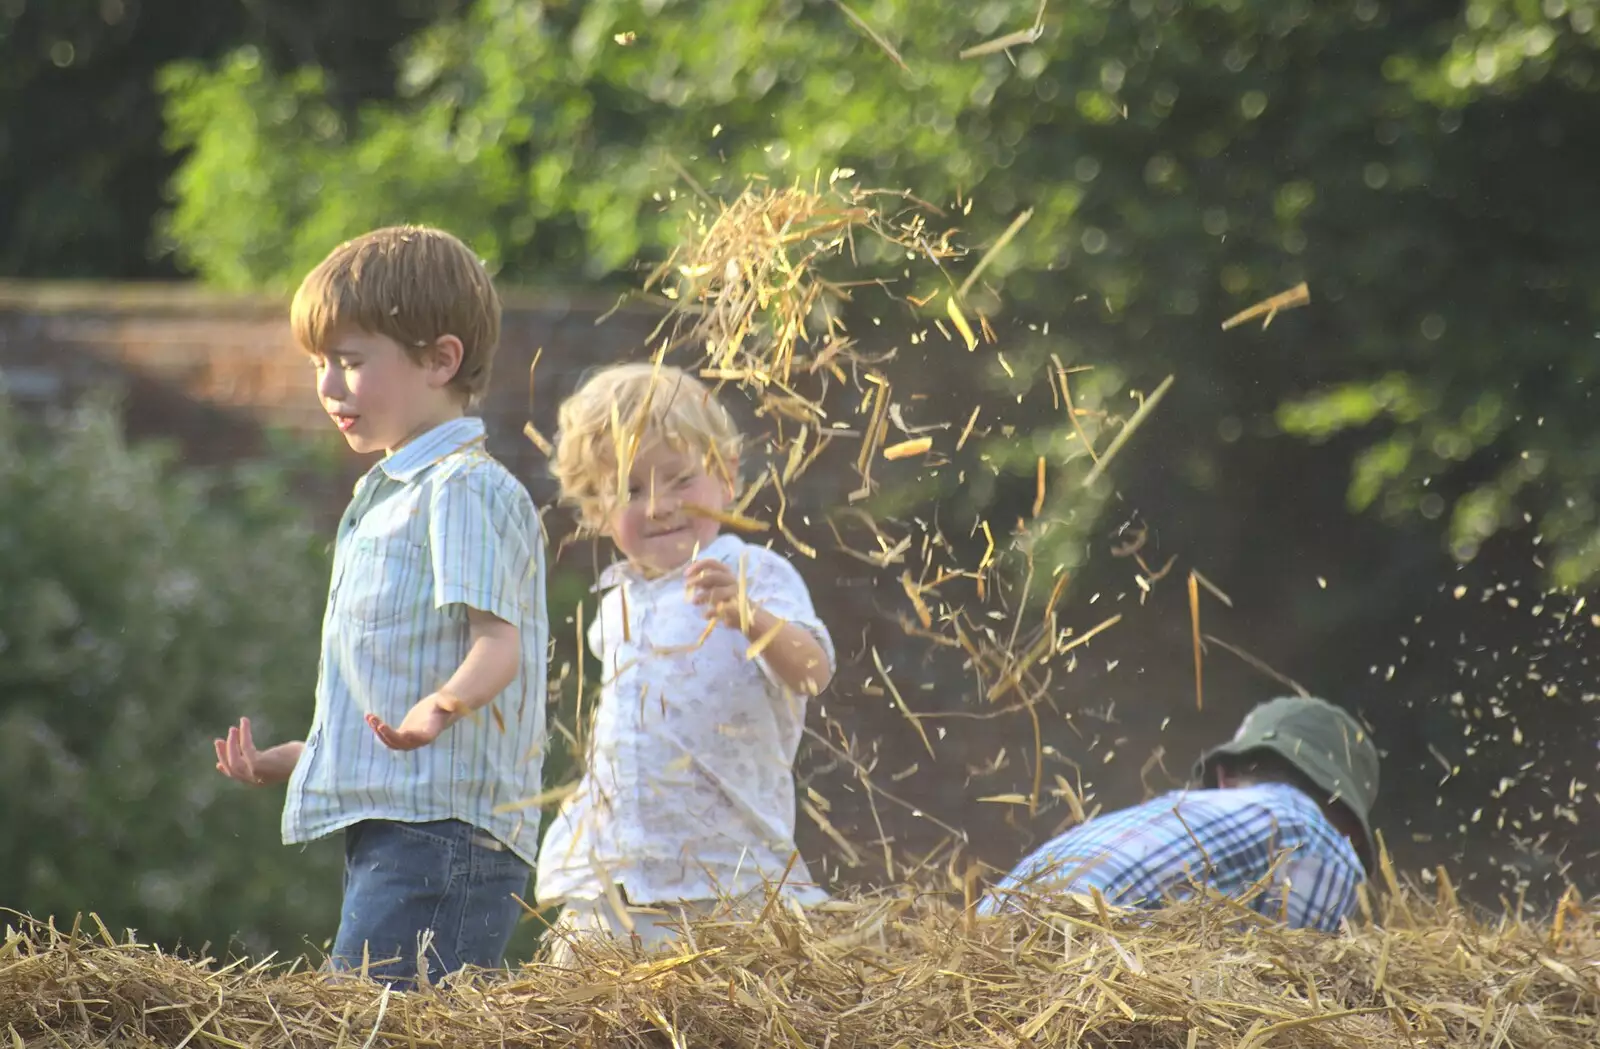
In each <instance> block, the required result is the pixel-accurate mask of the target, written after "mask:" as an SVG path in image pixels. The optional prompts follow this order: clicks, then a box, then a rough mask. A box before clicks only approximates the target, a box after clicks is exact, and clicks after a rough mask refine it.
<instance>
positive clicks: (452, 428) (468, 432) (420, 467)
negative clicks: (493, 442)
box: [378, 415, 484, 484]
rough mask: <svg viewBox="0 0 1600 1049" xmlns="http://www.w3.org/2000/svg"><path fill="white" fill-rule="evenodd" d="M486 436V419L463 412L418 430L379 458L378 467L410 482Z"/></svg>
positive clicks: (390, 475) (393, 476)
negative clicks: (426, 428)
mask: <svg viewBox="0 0 1600 1049" xmlns="http://www.w3.org/2000/svg"><path fill="white" fill-rule="evenodd" d="M483 440H484V429H483V420H482V419H480V418H478V417H477V416H473V415H463V416H461V417H460V418H459V419H451V420H450V421H449V422H446V423H440V424H439V425H438V426H435V427H434V428H433V429H431V430H427V431H425V432H423V433H420V434H418V435H417V436H416V437H414V438H412V439H411V440H410V441H409V442H407V443H406V444H404V445H402V446H401V448H400V450H399V451H397V452H395V453H394V454H393V455H390V456H388V457H386V458H385V459H383V460H382V461H380V462H379V463H378V468H379V469H380V470H382V471H383V472H384V473H386V474H388V475H389V477H391V478H392V479H394V480H396V481H399V482H400V483H401V484H407V483H409V482H410V481H412V480H415V478H416V476H417V475H418V474H420V473H421V472H422V471H424V470H426V469H427V468H428V467H430V466H432V465H433V464H434V463H436V462H438V461H439V460H440V459H443V458H444V457H445V456H447V455H449V454H451V453H452V452H459V451H460V450H461V449H463V448H465V447H467V446H468V445H470V444H474V443H478V442H481V441H483Z"/></svg>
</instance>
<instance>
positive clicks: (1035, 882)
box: [978, 783, 1365, 932]
mask: <svg viewBox="0 0 1600 1049" xmlns="http://www.w3.org/2000/svg"><path fill="white" fill-rule="evenodd" d="M1280 857H1281V861H1280ZM1274 861H1279V862H1278V863H1277V866H1276V867H1275V868H1274ZM1269 874H1270V875H1271V881H1270V882H1267V883H1266V884H1262V883H1263V882H1264V881H1265V880H1266V879H1267V878H1268V876H1269ZM1364 878H1365V873H1364V871H1363V870H1362V867H1361V860H1360V859H1359V858H1358V857H1357V855H1356V851H1355V848H1354V847H1353V846H1352V845H1351V844H1350V841H1349V839H1347V838H1346V837H1345V836H1344V835H1343V834H1341V833H1340V832H1339V831H1338V830H1336V829H1335V828H1334V827H1333V825H1332V824H1331V823H1329V822H1328V820H1327V817H1325V816H1324V815H1323V814H1322V810H1321V809H1320V808H1318V806H1317V804H1316V803H1315V802H1314V801H1312V799H1311V798H1309V797H1307V796H1306V795H1305V794H1304V793H1302V792H1301V791H1299V790H1297V789H1296V788H1294V787H1291V786H1288V785H1287V784H1282V783H1264V784H1259V785H1255V786H1249V787H1230V788H1226V789H1216V790H1191V791H1174V792H1172V793H1169V794H1165V795H1162V796H1161V797H1159V798H1153V799H1151V800H1150V801H1147V802H1145V803H1144V804H1142V805H1136V806H1134V807H1133V808H1130V809H1123V810H1121V811H1118V812H1111V813H1107V814H1105V815H1103V816H1099V817H1097V818H1095V819H1092V820H1089V821H1088V822H1086V823H1082V824H1079V825H1078V826H1076V827H1073V828H1072V829H1071V830H1069V831H1067V832H1065V833H1064V834H1062V835H1060V836H1059V837H1057V838H1054V839H1052V840H1051V841H1048V842H1046V843H1045V844H1044V845H1042V846H1040V847H1039V848H1038V849H1037V850H1035V851H1034V852H1033V853H1032V854H1031V855H1029V856H1028V857H1027V858H1026V859H1024V860H1023V861H1022V862H1021V863H1019V864H1018V865H1017V867H1016V869H1015V870H1013V871H1012V872H1011V874H1010V875H1008V876H1007V877H1006V878H1005V879H1004V880H1003V881H1002V882H1001V883H1000V884H999V885H997V886H995V888H994V889H993V890H992V891H991V892H990V894H989V895H987V896H986V897H985V898H984V899H983V901H982V902H981V903H980V904H979V907H978V911H979V913H980V914H994V913H996V912H998V911H1000V910H1002V909H1006V908H1014V907H1016V906H1017V905H1018V904H1019V903H1023V901H1021V900H1015V901H1014V900H1013V899H1011V897H1012V896H1013V895H1015V894H1018V893H1022V894H1046V893H1074V892H1076V893H1083V894H1087V893H1088V892H1089V890H1090V889H1091V888H1094V889H1098V890H1099V891H1100V893H1101V895H1103V896H1104V897H1105V899H1106V902H1107V903H1112V904H1118V905H1121V906H1125V907H1144V908H1151V907H1159V906H1161V905H1163V904H1164V903H1166V902H1169V901H1171V900H1177V899H1184V898H1187V897H1190V896H1193V895H1195V894H1196V889H1197V886H1200V885H1208V886H1210V887H1211V888H1213V889H1215V890H1216V891H1217V892H1219V893H1221V894H1222V895H1224V896H1232V897H1234V898H1243V897H1244V896H1246V895H1247V894H1248V893H1250V891H1251V890H1252V889H1254V888H1256V886H1257V885H1261V891H1260V892H1258V893H1257V894H1256V895H1255V897H1254V898H1253V899H1251V900H1250V901H1249V906H1250V907H1251V908H1252V909H1254V910H1255V911H1256V912H1257V913H1259V914H1262V915H1265V916H1267V917H1269V918H1272V919H1274V920H1283V921H1285V922H1287V923H1288V924H1289V925H1290V926H1293V927H1296V928H1313V929H1321V930H1323V931H1325V932H1332V931H1335V930H1337V929H1338V928H1339V923H1340V921H1341V920H1342V919H1343V918H1344V917H1345V915H1347V914H1349V913H1350V911H1351V910H1352V908H1354V906H1355V902H1356V888H1357V886H1359V885H1360V884H1361V882H1362V881H1363V880H1364ZM1024 905H1025V904H1024Z"/></svg>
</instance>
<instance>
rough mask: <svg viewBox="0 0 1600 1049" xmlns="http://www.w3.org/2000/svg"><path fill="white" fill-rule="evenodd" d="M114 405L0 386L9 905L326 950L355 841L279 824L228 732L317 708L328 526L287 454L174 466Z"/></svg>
mask: <svg viewBox="0 0 1600 1049" xmlns="http://www.w3.org/2000/svg"><path fill="white" fill-rule="evenodd" d="M175 460H176V457H175V455H174V453H173V451H172V449H170V448H168V447H165V446H161V445H156V444H139V445H137V446H130V445H129V444H128V443H127V442H126V441H125V440H124V437H123V433H122V426H121V419H120V415H119V412H118V411H117V409H116V407H115V406H114V405H113V404H112V403H111V402H109V401H108V400H106V399H104V398H91V399H89V400H86V401H85V402H83V403H82V404H81V405H80V406H78V407H77V408H76V409H74V410H73V411H71V412H70V413H67V414H65V415H63V416H61V417H59V418H54V419H50V420H44V421H41V420H39V419H36V418H34V417H32V416H27V415H24V414H23V413H21V412H19V411H18V410H17V409H16V408H15V407H14V406H13V405H12V404H10V403H9V401H8V400H7V399H6V398H5V397H4V396H3V392H0V506H3V507H4V508H5V509H4V512H3V514H0V796H3V797H4V798H5V804H4V806H3V808H0V856H4V857H5V858H6V860H7V862H6V863H4V864H3V865H0V905H4V906H6V907H10V908H14V909H16V910H20V911H24V912H27V913H29V914H31V915H33V916H34V917H37V918H41V919H42V918H45V917H47V916H53V917H54V918H55V919H56V921H57V922H65V923H70V922H71V921H72V919H73V918H74V916H76V915H78V914H80V913H82V914H87V913H88V912H90V911H93V912H95V913H97V914H98V915H99V916H100V917H101V918H102V919H103V920H104V922H105V923H106V924H107V925H108V926H110V927H111V929H112V930H113V931H114V932H117V933H120V932H121V930H123V929H126V928H132V929H136V930H137V931H138V934H139V935H140V936H141V937H143V938H145V940H146V942H154V943H157V944H162V945H165V946H168V947H182V948H186V949H191V950H198V949H200V948H202V947H203V946H205V945H207V944H209V945H210V949H211V950H212V951H213V952H218V951H222V950H225V949H226V948H228V947H229V946H230V943H231V946H232V947H233V948H234V949H244V950H248V951H249V952H251V953H259V952H261V951H263V950H266V949H277V950H284V951H286V952H292V953H298V952H299V951H301V950H303V949H305V948H306V947H307V946H308V943H307V937H308V936H309V937H314V939H313V941H312V944H314V945H315V946H317V947H320V946H321V945H322V943H324V942H325V941H326V940H327V938H329V937H331V936H332V934H333V931H334V928H335V924H336V922H337V908H338V899H339V885H340V883H339V877H340V875H339V864H340V853H339V849H338V846H337V845H336V844H334V843H331V842H324V843H319V844H318V845H317V846H314V847H312V848H310V849H305V850H302V849H298V848H295V849H289V848H285V847H284V846H283V845H282V844H280V839H279V836H278V824H279V814H280V811H281V805H282V800H283V792H282V790H281V789H277V790H261V791H255V790H250V789H247V788H245V787H243V786H240V785H238V784H235V783H232V782H230V781H228V780H226V779H224V778H223V777H222V776H221V775H220V774H218V773H217V772H216V770H215V767H214V762H215V755H214V753H213V750H212V744H211V740H212V739H213V737H214V736H216V735H217V734H218V733H219V732H221V731H223V730H225V729H226V727H227V726H228V725H229V724H230V723H233V722H236V721H237V719H238V718H239V717H240V716H241V715H249V716H251V718H252V719H253V721H254V722H255V723H256V725H257V727H258V729H257V738H258V739H259V740H262V741H274V742H275V741H278V740H281V739H285V738H298V737H299V736H300V735H301V734H303V733H304V731H305V727H306V725H307V724H308V723H309V721H310V716H311V709H312V704H313V690H314V686H315V680H316V669H317V637H318V629H319V624H320V620H321V615H322V608H323V602H324V597H325V594H326V589H327V579H328V560H327V549H328V543H327V540H326V538H325V537H322V536H319V535H318V534H317V533H316V531H315V530H314V529H313V527H312V525H311V522H310V520H309V518H308V516H307V514H306V513H305V512H304V511H303V510H302V509H301V507H300V506H299V505H298V504H297V503H296V502H295V501H294V499H293V498H292V497H291V494H290V486H289V476H290V474H289V469H288V467H287V466H286V465H285V464H282V463H276V464H273V463H265V464H264V463H254V464H249V465H247V466H244V467H240V468H233V469H229V470H225V471H208V472H199V471H194V470H184V469H181V468H179V466H178V464H177V463H176V461H175Z"/></svg>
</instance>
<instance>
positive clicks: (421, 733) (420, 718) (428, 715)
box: [367, 692, 462, 750]
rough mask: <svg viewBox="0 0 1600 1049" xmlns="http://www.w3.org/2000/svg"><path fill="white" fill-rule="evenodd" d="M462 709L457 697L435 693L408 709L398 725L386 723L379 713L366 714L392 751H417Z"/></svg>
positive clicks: (452, 721) (453, 719)
mask: <svg viewBox="0 0 1600 1049" xmlns="http://www.w3.org/2000/svg"><path fill="white" fill-rule="evenodd" d="M461 712H462V706H461V703H460V702H459V701H458V700H457V699H456V698H455V697H454V696H447V695H445V694H444V693H442V692H435V693H433V694H432V695H430V696H428V697H426V698H425V699H423V700H422V701H421V702H420V703H418V704H417V705H416V706H414V707H412V708H411V709H410V710H408V711H406V716H405V720H404V721H402V722H400V725H399V727H398V728H391V727H389V726H388V725H386V724H384V722H383V719H381V718H379V717H378V715H376V714H368V715H367V724H368V725H371V726H372V731H374V732H376V733H377V734H378V739H380V740H382V741H383V745H384V746H386V747H388V748H389V749H390V750H416V749H418V748H419V747H426V746H427V745H428V744H429V743H432V742H433V741H434V740H436V739H438V738H439V734H440V733H441V732H443V731H444V730H445V729H447V728H449V727H450V726H451V724H453V723H454V722H455V720H456V717H457V715H459V714H460V713H461Z"/></svg>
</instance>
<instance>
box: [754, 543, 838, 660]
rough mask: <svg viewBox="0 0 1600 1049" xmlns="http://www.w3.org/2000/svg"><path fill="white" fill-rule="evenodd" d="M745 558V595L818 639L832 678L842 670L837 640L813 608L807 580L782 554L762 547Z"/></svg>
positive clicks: (755, 548)
mask: <svg viewBox="0 0 1600 1049" xmlns="http://www.w3.org/2000/svg"><path fill="white" fill-rule="evenodd" d="M741 557H742V561H743V566H742V567H743V571H744V576H745V592H746V593H747V594H748V595H749V598H750V603H751V604H755V605H760V606H761V607H762V608H764V609H766V610H767V611H768V612H770V613H772V614H773V615H774V616H777V617H778V618H779V619H782V620H784V621H786V622H789V623H793V624H794V625H795V626H798V627H800V628H801V629H802V630H804V631H805V632H806V633H808V634H810V635H811V636H812V637H813V638H815V639H816V642H817V644H818V645H820V646H821V647H822V651H823V654H824V656H825V657H826V659H827V667H828V674H829V676H832V675H833V674H834V672H835V671H837V670H838V663H837V662H836V657H835V655H834V651H833V639H832V638H831V637H830V636H829V635H828V628H827V627H826V626H824V625H823V623H822V620H821V619H820V618H819V617H818V616H817V610H816V609H815V608H814V607H813V606H812V604H811V591H810V590H808V589H807V588H806V583H805V580H804V579H802V578H800V573H799V572H798V571H796V570H795V567H794V565H792V564H790V563H789V559H788V558H786V557H784V556H783V555H782V554H777V553H774V552H773V551H771V550H768V549H766V548H765V547H759V546H746V547H745V548H744V550H743V552H742V555H741ZM732 567H733V570H734V572H735V573H737V572H739V571H740V568H741V566H740V565H739V564H734V565H733V566H732ZM762 666H763V667H766V661H765V660H762Z"/></svg>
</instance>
